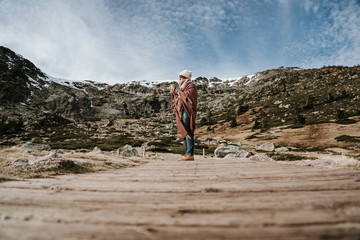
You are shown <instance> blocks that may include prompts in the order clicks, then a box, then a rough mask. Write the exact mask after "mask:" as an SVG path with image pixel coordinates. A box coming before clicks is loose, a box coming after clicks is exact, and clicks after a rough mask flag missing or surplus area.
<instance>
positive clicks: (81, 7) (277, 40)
mask: <svg viewBox="0 0 360 240" xmlns="http://www.w3.org/2000/svg"><path fill="white" fill-rule="evenodd" d="M0 45H3V46H6V47H9V48H11V49H12V50H14V51H16V52H17V53H19V54H21V55H23V56H24V57H26V58H28V59H29V60H31V61H32V62H33V63H34V64H35V65H36V66H38V67H39V68H40V69H42V70H43V71H44V72H45V73H47V74H49V75H51V76H54V77H59V78H66V79H71V80H84V79H91V80H95V81H100V82H108V83H117V82H127V81H133V80H135V81H136V80H166V79H177V74H178V73H179V72H180V71H182V70H183V69H189V70H192V71H193V76H194V77H197V76H204V77H208V78H210V77H214V76H216V77H220V78H228V77H240V76H244V75H248V74H252V73H255V72H259V71H264V70H267V69H270V68H277V67H280V66H296V67H302V68H319V67H322V66H324V65H345V66H353V65H357V64H360V1H359V0H342V1H341V0H237V1H235V0H197V1H195V0H192V1H191V0H151V1H150V0H123V1H121V0H119V1H115V0H52V1H47V0H15V1H14V0H0Z"/></svg>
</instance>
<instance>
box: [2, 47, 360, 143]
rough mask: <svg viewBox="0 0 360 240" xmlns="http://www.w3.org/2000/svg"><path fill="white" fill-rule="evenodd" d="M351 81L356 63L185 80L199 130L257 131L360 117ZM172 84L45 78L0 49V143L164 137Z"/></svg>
mask: <svg viewBox="0 0 360 240" xmlns="http://www.w3.org/2000/svg"><path fill="white" fill-rule="evenodd" d="M359 79H360V66H354V67H343V66H328V67H323V68H320V69H299V68H296V67H280V68H277V69H269V70H265V71H262V72H258V73H255V74H252V75H248V76H244V77H242V78H240V79H224V80H221V79H219V78H216V77H213V78H210V79H207V78H205V77H198V78H196V79H194V80H193V81H194V83H195V84H196V85H197V87H198V90H199V106H198V118H197V119H198V124H197V125H198V127H199V129H201V131H200V132H202V134H203V135H204V136H205V135H207V134H206V133H212V132H214V133H215V134H216V133H217V132H219V133H220V132H221V131H222V129H224V128H225V129H229V128H230V129H231V128H234V127H236V126H242V125H244V122H248V123H250V125H251V128H252V129H253V131H262V132H264V131H265V132H266V131H270V130H271V129H272V128H274V127H279V126H284V127H286V126H287V127H289V126H290V127H291V126H292V127H303V126H305V125H309V124H310V125H311V124H318V123H323V122H334V121H344V122H346V120H348V123H351V121H350V120H349V119H348V118H349V117H353V116H359V115H360V107H359V105H360V104H359V99H360V80H359ZM176 83H177V81H161V82H157V83H156V82H155V81H149V82H147V81H139V82H134V81H132V82H127V83H117V84H114V85H109V84H106V83H98V82H94V81H91V80H84V81H81V82H80V81H69V80H64V79H58V78H53V77H50V76H48V75H46V74H45V73H43V72H42V71H41V70H40V69H38V68H37V67H36V66H35V65H34V64H32V63H31V62H30V61H28V60H26V59H25V58H23V57H22V56H20V55H18V54H16V53H14V52H13V51H11V50H10V49H7V48H5V47H0V87H1V88H0V120H1V121H0V135H1V136H2V137H3V139H4V141H3V143H6V142H15V143H16V142H21V141H26V140H29V139H31V138H33V137H40V138H42V139H45V141H50V142H53V147H55V145H56V144H58V145H56V146H58V147H60V146H62V147H63V146H64V144H65V143H66V141H69V139H71V138H72V136H73V139H74V141H75V140H76V139H78V141H79V139H81V136H82V137H86V138H89V139H99V138H104V137H105V138H106V137H111V136H112V135H126V136H129V137H131V138H134V139H139V140H141V141H142V142H144V141H145V142H146V141H147V142H148V141H152V140H154V139H155V140H156V139H159V138H161V139H166V138H168V137H171V136H176V127H175V121H174V116H173V114H172V112H171V99H170V96H169V91H168V88H169V86H170V84H176ZM245 116H246V119H245ZM242 121H244V122H242ZM244 126H245V125H244ZM247 127H248V126H247ZM54 129H56V131H54ZM236 129H239V130H241V128H239V127H238V128H236ZM70 132H76V134H69V133H70ZM205 132H206V133H205ZM59 134H63V135H64V134H65V135H66V134H69V135H68V136H69V137H68V139H66V138H65V137H62V138H60V137H59ZM200 137H201V136H200ZM54 139H61V140H58V141H55V140H54ZM89 141H90V140H89ZM94 141H95V140H94ZM94 141H93V142H94ZM54 142H56V144H55V143H54ZM90 142H91V141H90ZM0 145H1V143H0ZM67 146H68V145H67ZM81 146H82V147H84V146H85V147H86V146H88V147H89V146H93V144H90V145H86V144H84V145H81Z"/></svg>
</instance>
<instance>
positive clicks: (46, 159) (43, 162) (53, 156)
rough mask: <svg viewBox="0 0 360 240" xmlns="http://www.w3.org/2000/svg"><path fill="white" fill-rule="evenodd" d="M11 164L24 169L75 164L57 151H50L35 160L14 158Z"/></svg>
mask: <svg viewBox="0 0 360 240" xmlns="http://www.w3.org/2000/svg"><path fill="white" fill-rule="evenodd" d="M12 165H13V166H15V167H21V168H25V169H36V168H39V167H59V166H62V167H69V166H73V165H75V163H74V162H73V161H71V160H65V159H63V158H62V157H61V156H59V155H58V154H57V153H55V152H52V153H50V154H48V155H46V156H42V157H39V158H37V159H35V160H24V159H15V160H14V161H13V162H12Z"/></svg>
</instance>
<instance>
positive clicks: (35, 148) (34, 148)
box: [21, 142, 51, 152]
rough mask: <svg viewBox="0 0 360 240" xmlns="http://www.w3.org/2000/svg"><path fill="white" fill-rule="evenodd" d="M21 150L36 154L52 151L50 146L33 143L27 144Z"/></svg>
mask: <svg viewBox="0 0 360 240" xmlns="http://www.w3.org/2000/svg"><path fill="white" fill-rule="evenodd" d="M21 148H22V149H24V150H29V151H35V152H40V151H49V150H50V149H51V148H50V146H49V145H46V144H38V143H32V142H27V143H25V144H24V145H22V146H21Z"/></svg>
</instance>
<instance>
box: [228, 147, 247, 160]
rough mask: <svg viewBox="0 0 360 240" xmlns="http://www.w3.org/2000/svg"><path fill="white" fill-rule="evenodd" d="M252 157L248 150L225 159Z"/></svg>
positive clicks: (232, 154) (231, 154) (240, 151)
mask: <svg viewBox="0 0 360 240" xmlns="http://www.w3.org/2000/svg"><path fill="white" fill-rule="evenodd" d="M250 156H251V153H249V152H248V151H246V150H243V149H240V150H239V151H237V152H236V153H230V154H227V155H226V156H225V157H224V158H248V157H250Z"/></svg>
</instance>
